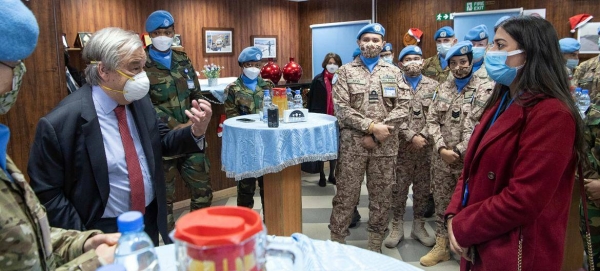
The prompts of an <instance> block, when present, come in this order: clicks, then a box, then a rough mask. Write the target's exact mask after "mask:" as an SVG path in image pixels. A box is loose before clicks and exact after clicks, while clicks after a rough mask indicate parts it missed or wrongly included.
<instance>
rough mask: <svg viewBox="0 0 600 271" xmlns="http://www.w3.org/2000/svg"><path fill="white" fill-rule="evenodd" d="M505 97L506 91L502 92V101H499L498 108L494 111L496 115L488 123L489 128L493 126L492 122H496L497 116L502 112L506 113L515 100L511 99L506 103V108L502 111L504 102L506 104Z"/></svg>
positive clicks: (506, 95)
mask: <svg viewBox="0 0 600 271" xmlns="http://www.w3.org/2000/svg"><path fill="white" fill-rule="evenodd" d="M506 97H508V91H507V92H504V95H502V101H500V105H499V106H498V109H496V113H495V114H494V118H492V121H491V122H490V127H492V125H494V122H496V119H498V116H500V113H502V112H503V111H506V110H507V109H508V108H509V107H510V105H511V104H512V103H513V102H514V101H515V98H512V99H511V100H510V101H509V102H508V104H507V105H506V107H505V108H504V109H502V107H503V106H504V102H506ZM488 129H489V128H488Z"/></svg>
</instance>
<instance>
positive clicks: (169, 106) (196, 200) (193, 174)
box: [145, 48, 213, 231]
mask: <svg viewBox="0 0 600 271" xmlns="http://www.w3.org/2000/svg"><path fill="white" fill-rule="evenodd" d="M148 50H149V48H146V56H147V61H146V66H145V70H146V73H147V74H148V78H149V79H150V98H151V99H152V104H153V105H154V109H155V110H156V114H157V115H158V118H159V119H160V120H161V121H162V122H164V123H167V124H168V125H169V128H171V129H174V128H175V127H176V126H177V125H180V124H184V123H187V122H188V121H189V119H188V117H187V115H186V114H185V110H186V109H189V108H191V102H192V100H196V99H200V98H202V94H201V93H200V85H199V83H198V77H197V76H196V70H195V69H194V67H193V66H192V63H191V61H190V59H189V58H188V57H187V55H186V54H185V53H183V52H179V51H175V50H173V51H172V52H173V54H172V59H171V69H170V70H169V69H167V68H166V67H165V66H163V65H162V64H160V63H158V62H157V61H153V59H152V58H151V57H150V55H149V54H148ZM186 70H187V72H186ZM188 78H189V79H191V80H192V81H193V82H194V86H193V88H191V89H190V88H189V87H188V83H187V81H188ZM204 150H205V152H204V153H194V154H187V155H179V156H173V157H163V168H164V170H165V181H166V190H167V226H168V229H169V231H170V230H172V229H173V227H174V225H175V220H174V217H173V201H175V179H176V178H177V173H179V174H180V176H181V178H182V179H183V181H184V182H185V184H186V186H187V188H188V189H189V190H190V194H191V202H190V210H191V211H193V210H197V209H200V208H204V207H209V206H210V204H211V202H212V198H213V195H212V188H211V185H210V178H209V174H208V171H209V167H210V164H209V162H208V157H206V156H205V153H206V148H205V149H204Z"/></svg>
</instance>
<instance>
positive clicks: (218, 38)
mask: <svg viewBox="0 0 600 271" xmlns="http://www.w3.org/2000/svg"><path fill="white" fill-rule="evenodd" d="M202 33H203V35H202V37H203V39H202V47H203V48H204V53H205V54H225V55H233V28H218V27H203V28H202Z"/></svg>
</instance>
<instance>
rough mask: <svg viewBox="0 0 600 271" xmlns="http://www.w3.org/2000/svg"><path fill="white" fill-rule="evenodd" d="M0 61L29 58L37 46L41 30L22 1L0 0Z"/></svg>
mask: <svg viewBox="0 0 600 271" xmlns="http://www.w3.org/2000/svg"><path fill="white" fill-rule="evenodd" d="M0 14H2V20H0V40H2V42H0V61H17V60H21V59H25V58H27V57H28V56H29V55H30V54H31V53H33V50H34V49H35V46H36V45H37V41H38V35H39V34H40V28H39V27H38V23H37V21H36V19H35V16H33V13H31V10H29V9H28V8H27V7H26V6H25V5H24V4H23V3H22V2H21V1H20V0H0Z"/></svg>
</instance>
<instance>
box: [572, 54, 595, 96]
mask: <svg viewBox="0 0 600 271" xmlns="http://www.w3.org/2000/svg"><path fill="white" fill-rule="evenodd" d="M573 81H575V82H576V83H577V86H578V87H580V88H581V89H587V90H589V91H590V92H589V94H590V98H592V100H594V99H595V98H596V95H597V94H598V91H599V90H600V55H599V56H595V57H593V58H590V59H588V60H586V61H584V62H583V63H581V64H579V66H577V68H576V69H575V73H574V74H573Z"/></svg>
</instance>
